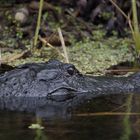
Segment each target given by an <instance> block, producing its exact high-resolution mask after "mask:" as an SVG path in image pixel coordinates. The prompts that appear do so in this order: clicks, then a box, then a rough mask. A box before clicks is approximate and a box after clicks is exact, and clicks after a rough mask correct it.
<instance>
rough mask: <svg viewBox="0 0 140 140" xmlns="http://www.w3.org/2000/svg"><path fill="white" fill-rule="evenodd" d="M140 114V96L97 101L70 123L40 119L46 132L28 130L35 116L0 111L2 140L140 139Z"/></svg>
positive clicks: (83, 107) (84, 107) (78, 111)
mask: <svg viewBox="0 0 140 140" xmlns="http://www.w3.org/2000/svg"><path fill="white" fill-rule="evenodd" d="M105 112H109V113H105ZM111 112H113V113H112V114H111ZM125 112H127V113H125ZM128 113H129V114H130V115H128ZM139 113H140V95H134V96H132V94H131V95H127V96H122V95H119V96H118V95H115V96H114V95H113V96H106V97H98V98H95V99H94V100H93V101H91V102H88V103H86V104H85V105H81V106H79V107H78V108H77V109H76V110H74V111H73V113H72V117H71V118H69V119H67V120H65V119H60V118H59V119H55V120H46V119H45V118H43V119H41V118H40V119H39V120H40V122H41V125H42V126H43V127H44V129H42V130H39V129H38V130H37V129H29V128H28V127H29V126H30V125H31V124H35V123H37V122H38V121H37V120H38V119H37V118H36V117H35V115H34V114H29V113H21V112H10V111H0V140H139V139H140V114H139Z"/></svg>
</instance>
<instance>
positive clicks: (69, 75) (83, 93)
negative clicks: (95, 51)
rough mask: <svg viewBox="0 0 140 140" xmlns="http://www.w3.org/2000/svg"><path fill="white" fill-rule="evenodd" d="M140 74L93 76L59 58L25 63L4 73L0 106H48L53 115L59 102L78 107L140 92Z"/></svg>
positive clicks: (28, 107) (62, 104)
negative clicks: (101, 97) (94, 100)
mask: <svg viewBox="0 0 140 140" xmlns="http://www.w3.org/2000/svg"><path fill="white" fill-rule="evenodd" d="M139 75H140V74H139V73H138V74H135V75H132V76H129V77H105V76H100V77H98V76H97V77H95V76H94V77H90V76H86V75H82V74H81V73H80V72H79V71H78V70H77V69H76V68H75V66H74V65H72V64H66V63H62V62H60V61H57V60H51V61H49V62H47V63H38V64H25V65H22V66H19V67H18V68H16V69H14V70H12V71H10V72H6V73H5V74H3V75H1V76H0V108H6V109H11V110H24V111H26V110H28V111H32V110H36V109H37V108H39V109H40V110H41V109H42V108H44V107H45V110H47V112H49V113H48V114H49V115H50V114H51V113H50V112H53V113H54V112H56V110H57V108H58V106H59V109H60V108H63V109H64V107H66V108H67V107H74V106H77V104H80V103H83V102H84V101H85V100H86V101H87V100H90V99H92V98H94V97H96V96H99V95H104V94H110V93H111V94H116V93H130V92H134V91H136V92H140V86H139V82H138V81H139V80H138V79H140V78H139V77H140V76H139ZM17 98H18V99H20V100H17ZM32 99H33V100H32ZM59 109H58V110H59ZM63 109H62V110H63ZM54 110H55V111H54ZM65 110H66V109H65ZM62 112H63V111H62ZM53 113H52V114H53ZM64 114H65V113H64ZM51 116H52V115H51Z"/></svg>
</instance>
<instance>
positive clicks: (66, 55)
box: [58, 28, 69, 63]
mask: <svg viewBox="0 0 140 140" xmlns="http://www.w3.org/2000/svg"><path fill="white" fill-rule="evenodd" d="M58 34H59V37H60V41H61V44H62V48H63V51H64V56H65V61H66V63H69V58H68V54H67V50H66V46H65V42H64V38H63V35H62V32H61V29H60V28H58Z"/></svg>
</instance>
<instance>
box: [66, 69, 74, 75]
mask: <svg viewBox="0 0 140 140" xmlns="http://www.w3.org/2000/svg"><path fill="white" fill-rule="evenodd" d="M67 72H68V74H69V75H73V74H74V73H75V68H73V67H69V68H68V69H67Z"/></svg>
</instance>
